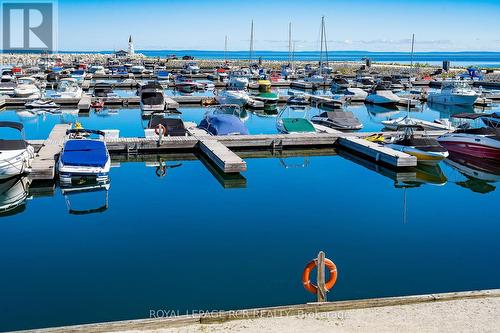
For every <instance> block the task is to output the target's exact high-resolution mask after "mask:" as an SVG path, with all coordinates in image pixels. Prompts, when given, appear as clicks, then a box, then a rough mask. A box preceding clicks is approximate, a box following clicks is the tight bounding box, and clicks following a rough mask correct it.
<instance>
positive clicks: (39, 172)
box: [30, 124, 71, 180]
mask: <svg viewBox="0 0 500 333" xmlns="http://www.w3.org/2000/svg"><path fill="white" fill-rule="evenodd" d="M70 127H71V126H70V125H67V124H57V125H55V126H54V128H53V129H52V131H51V132H50V134H49V137H48V138H47V140H45V141H43V142H42V143H41V148H40V149H39V150H38V152H37V153H36V155H35V158H34V160H33V162H32V165H31V173H30V178H31V179H33V180H52V179H54V178H55V170H56V160H57V156H58V155H59V154H60V153H61V150H62V147H63V145H64V138H65V136H66V131H67V130H68V129H69V128H70ZM35 143H36V142H35ZM38 144H40V142H39V141H38Z"/></svg>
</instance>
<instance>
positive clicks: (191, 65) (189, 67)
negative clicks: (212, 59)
mask: <svg viewBox="0 0 500 333" xmlns="http://www.w3.org/2000/svg"><path fill="white" fill-rule="evenodd" d="M182 72H183V73H184V74H198V73H199V72H200V67H198V65H197V64H196V62H194V61H190V62H188V63H186V64H185V65H184V66H183V67H182Z"/></svg>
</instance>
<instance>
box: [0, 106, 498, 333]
mask: <svg viewBox="0 0 500 333" xmlns="http://www.w3.org/2000/svg"><path fill="white" fill-rule="evenodd" d="M348 110H351V111H353V112H354V114H355V115H356V116H357V117H358V118H359V119H360V120H361V121H362V122H363V123H364V125H365V128H364V130H367V131H372V130H379V129H381V127H382V126H381V125H380V120H383V119H386V118H387V117H395V116H398V115H404V114H406V112H405V111H404V110H400V111H397V110H389V109H384V108H377V107H367V106H365V105H359V106H356V105H351V106H349V107H348ZM181 111H182V115H181V117H182V118H183V119H184V120H186V121H195V122H199V120H200V119H201V118H202V117H203V114H204V112H206V108H202V107H193V108H184V107H183V108H181ZM461 111H462V110H457V109H445V108H436V107H435V106H427V105H424V106H423V107H422V108H420V109H418V110H417V111H414V112H412V113H411V116H413V117H417V118H423V119H435V118H442V117H449V115H450V114H451V113H454V112H461ZM27 112H28V111H26V110H23V111H19V110H12V109H8V110H4V111H1V112H0V120H14V121H21V122H23V124H24V125H25V127H26V134H27V136H28V138H30V139H43V138H46V137H47V135H48V133H49V132H50V130H51V129H52V127H53V125H54V124H57V123H72V122H74V121H77V120H78V121H80V122H81V123H82V124H83V126H84V127H86V128H95V129H109V128H117V129H120V135H121V136H125V137H131V136H143V135H144V127H145V126H146V122H145V121H144V120H142V119H141V113H140V110H139V109H104V110H103V111H100V112H94V111H91V112H90V113H89V114H88V115H85V114H82V113H80V114H78V113H76V112H74V111H71V110H65V111H63V113H61V114H48V113H40V114H37V113H35V114H31V115H30V114H27ZM314 112H318V110H315V109H309V110H308V111H307V113H308V115H305V116H310V115H311V114H312V113H314ZM470 112H473V110H471V111H470ZM245 118H246V119H245V124H246V125H247V126H248V128H249V130H250V132H251V133H254V134H256V133H276V127H275V121H276V118H273V117H269V116H266V117H264V116H262V115H258V114H255V113H252V112H248V113H247V115H246V116H245ZM295 153H296V154H298V155H299V157H288V156H289V155H287V152H286V151H285V152H283V153H276V155H274V156H273V155H271V152H259V153H258V154H257V155H256V154H255V153H253V155H252V154H250V153H248V152H239V154H241V156H242V157H243V158H245V160H246V162H247V165H248V171H247V172H245V173H244V174H242V175H240V176H236V177H232V178H231V177H229V178H227V177H224V176H222V175H220V174H219V173H218V172H216V171H214V169H213V167H211V166H210V164H207V162H206V161H204V160H198V159H197V157H196V156H194V155H192V154H182V155H179V154H176V155H175V156H172V155H163V156H156V155H153V156H140V157H138V158H130V159H129V160H126V159H125V158H124V157H119V156H118V157H114V158H113V167H112V169H111V172H110V180H111V182H110V186H109V189H108V190H105V189H101V190H100V191H94V192H86V193H81V194H73V195H71V194H68V193H64V192H62V191H61V189H60V188H59V187H58V185H57V184H56V185H55V186H52V185H46V184H38V185H35V184H32V186H31V189H29V190H28V189H27V188H26V187H25V188H21V189H24V190H25V191H27V195H28V199H27V200H26V202H25V204H24V205H23V206H21V207H20V208H19V209H18V210H16V211H15V212H11V213H10V214H8V215H6V216H0V263H1V264H2V274H0V295H1V297H0V309H1V318H0V319H1V320H0V330H14V329H27V328H39V327H47V326H56V325H69V324H79V323H90V322H98V321H111V320H125V319H134V318H147V317H148V316H149V313H150V310H158V309H163V310H167V311H173V312H175V313H180V314H184V313H186V312H193V311H202V310H221V309H240V308H250V307H262V306H274V305H284V304H297V303H305V302H310V301H314V299H315V296H314V295H311V294H309V293H308V292H306V291H305V290H304V288H303V287H302V282H301V273H302V270H303V268H304V266H305V265H306V264H307V263H308V262H309V261H310V260H311V259H312V258H314V257H315V256H316V255H317V253H318V251H320V250H323V251H325V252H326V255H327V257H328V258H330V259H332V260H333V261H334V262H335V263H336V264H337V267H338V271H339V276H338V281H337V284H336V285H335V287H334V288H333V290H332V291H331V292H330V293H329V295H328V298H329V300H346V299H361V298H370V297H383V296H400V295H412V294H426V293H437V292H447V291H462V290H473V289H488V288H498V287H500V285H499V281H500V266H499V265H498V264H497V263H498V262H499V260H500V246H499V245H498V235H499V233H500V224H499V223H498V218H497V215H498V214H497V212H496V207H497V205H498V202H499V201H500V191H499V190H498V189H497V187H498V186H499V184H500V166H499V165H498V164H497V163H490V164H485V163H484V161H483V163H481V161H479V162H478V161H474V162H475V163H477V165H479V166H480V168H481V171H480V172H476V173H474V172H471V170H478V169H474V168H472V169H471V164H470V163H469V164H466V163H464V162H463V161H460V160H451V159H450V160H447V161H445V162H442V163H441V164H440V165H439V166H437V167H418V168H410V169H404V170H398V171H396V170H392V169H388V168H384V167H382V166H378V165H376V164H374V163H372V162H370V161H367V160H363V159H361V158H359V157H357V156H355V155H352V154H350V153H349V152H346V151H337V150H333V149H326V150H318V151H315V152H307V153H306V152H295ZM315 155H316V156H315ZM319 155H326V156H319ZM264 156H267V157H268V158H262V157H264ZM158 163H165V164H166V166H167V169H166V170H167V172H166V175H165V176H163V177H159V176H158V175H157V173H156V171H157V168H156V166H157V165H158ZM478 168H479V167H478ZM23 184H24V185H26V184H25V183H23ZM0 186H1V187H2V196H1V197H0V198H6V197H9V195H10V193H11V192H9V191H11V190H10V189H12V186H11V187H9V186H10V185H9V184H8V183H6V182H0ZM28 192H29V193H28ZM92 208H93V209H94V211H95V212H94V213H93V214H88V215H82V214H74V213H75V212H76V211H84V210H88V209H92Z"/></svg>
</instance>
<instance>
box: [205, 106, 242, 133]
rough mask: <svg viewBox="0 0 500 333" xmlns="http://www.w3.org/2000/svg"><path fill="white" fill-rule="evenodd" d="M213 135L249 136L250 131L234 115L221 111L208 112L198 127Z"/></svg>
mask: <svg viewBox="0 0 500 333" xmlns="http://www.w3.org/2000/svg"><path fill="white" fill-rule="evenodd" d="M198 127H199V128H201V129H204V130H205V131H207V132H208V133H210V134H212V135H248V134H249V133H248V129H247V128H246V126H245V124H244V123H243V122H242V121H241V119H240V118H238V117H237V116H235V115H234V114H226V113H222V111H220V110H218V111H217V110H214V111H212V112H208V113H207V114H206V115H205V117H204V118H203V119H202V120H201V122H200V124H199V125H198Z"/></svg>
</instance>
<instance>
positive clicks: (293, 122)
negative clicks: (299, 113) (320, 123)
mask: <svg viewBox="0 0 500 333" xmlns="http://www.w3.org/2000/svg"><path fill="white" fill-rule="evenodd" d="M282 121H283V127H284V128H285V129H286V130H287V132H289V133H297V132H315V131H316V130H315V128H314V126H313V125H312V124H311V122H310V121H309V120H307V119H304V118H283V119H282Z"/></svg>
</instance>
